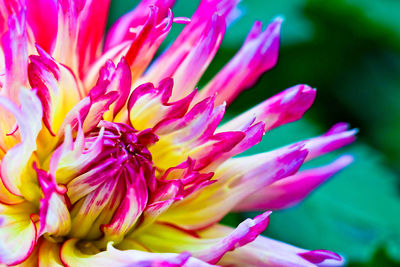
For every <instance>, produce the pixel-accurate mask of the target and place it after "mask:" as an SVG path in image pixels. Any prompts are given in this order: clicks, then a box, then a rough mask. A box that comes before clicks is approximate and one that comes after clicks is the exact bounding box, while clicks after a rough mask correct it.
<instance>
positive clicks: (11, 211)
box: [0, 202, 37, 265]
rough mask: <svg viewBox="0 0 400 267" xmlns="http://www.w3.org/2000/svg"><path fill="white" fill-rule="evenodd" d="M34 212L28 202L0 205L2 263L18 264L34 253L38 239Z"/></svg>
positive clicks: (0, 253)
mask: <svg viewBox="0 0 400 267" xmlns="http://www.w3.org/2000/svg"><path fill="white" fill-rule="evenodd" d="M34 211H35V208H34V207H33V206H32V205H31V204H30V203H28V202H24V203H21V204H16V205H3V204H0V263H3V264H7V265H14V264H18V263H20V262H23V261H24V260H25V259H26V258H28V257H29V255H30V254H31V253H32V251H33V249H34V246H35V244H36V238H37V232H36V226H35V221H34V220H33V219H34V217H35V216H34V215H32V216H31V214H33V212H34Z"/></svg>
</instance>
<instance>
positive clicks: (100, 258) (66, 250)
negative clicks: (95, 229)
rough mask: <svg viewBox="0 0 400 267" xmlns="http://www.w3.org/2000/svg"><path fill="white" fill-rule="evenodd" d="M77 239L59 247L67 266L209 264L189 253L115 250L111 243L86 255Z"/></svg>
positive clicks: (187, 266)
mask: <svg viewBox="0 0 400 267" xmlns="http://www.w3.org/2000/svg"><path fill="white" fill-rule="evenodd" d="M77 241H78V240H77V239H70V240H68V241H67V242H65V243H64V244H63V246H62V248H61V253H60V255H61V260H62V262H63V263H64V264H65V265H67V266H77V267H80V266H99V267H103V266H104V267H107V266H115V267H124V266H167V267H179V266H182V267H185V266H186V267H197V266H198V267H203V266H204V267H206V266H210V265H209V264H207V263H205V262H202V261H200V260H197V259H196V258H192V257H190V254H189V253H181V254H174V253H149V252H143V251H139V250H117V249H115V248H114V247H113V246H112V245H109V246H108V247H107V250H106V251H103V252H100V253H97V254H94V255H88V254H84V253H82V252H81V251H79V249H78V248H77V247H76V244H77Z"/></svg>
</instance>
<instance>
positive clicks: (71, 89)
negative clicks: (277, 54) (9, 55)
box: [28, 46, 83, 135]
mask: <svg viewBox="0 0 400 267" xmlns="http://www.w3.org/2000/svg"><path fill="white" fill-rule="evenodd" d="M36 47H37V50H38V53H39V56H35V55H33V56H30V60H31V63H30V64H29V67H28V75H29V83H30V85H31V87H32V88H36V89H37V94H38V97H39V99H40V100H41V102H42V105H43V113H44V116H43V122H44V124H45V126H46V127H47V129H48V130H49V131H50V133H51V134H52V135H56V134H57V133H58V130H59V128H60V126H61V123H62V121H63V119H64V118H65V116H66V115H67V113H68V112H69V111H70V110H71V109H72V108H73V107H74V106H75V105H76V104H77V103H78V102H79V101H80V100H81V98H82V97H83V95H82V91H81V89H80V87H79V85H78V81H77V80H76V78H75V76H74V74H73V73H72V72H71V70H70V69H68V68H67V67H65V66H63V65H61V64H58V63H57V62H56V61H55V60H54V59H53V58H52V57H51V56H50V55H49V54H47V53H46V52H45V51H44V50H43V49H42V48H40V47H39V46H36Z"/></svg>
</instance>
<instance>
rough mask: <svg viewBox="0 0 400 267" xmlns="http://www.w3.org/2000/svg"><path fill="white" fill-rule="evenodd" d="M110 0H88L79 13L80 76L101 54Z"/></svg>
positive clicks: (78, 52)
mask: <svg viewBox="0 0 400 267" xmlns="http://www.w3.org/2000/svg"><path fill="white" fill-rule="evenodd" d="M110 1H111V0H86V1H85V6H84V7H83V8H82V11H81V12H80V14H79V32H78V37H77V38H78V40H77V47H78V49H77V50H78V51H77V54H78V55H77V56H78V58H79V76H80V77H83V75H84V74H85V72H86V70H87V68H88V66H89V65H91V63H92V62H93V61H94V60H95V59H96V58H97V57H98V56H99V55H100V54H101V46H102V40H103V36H104V32H105V29H106V23H107V17H108V9H109V6H110Z"/></svg>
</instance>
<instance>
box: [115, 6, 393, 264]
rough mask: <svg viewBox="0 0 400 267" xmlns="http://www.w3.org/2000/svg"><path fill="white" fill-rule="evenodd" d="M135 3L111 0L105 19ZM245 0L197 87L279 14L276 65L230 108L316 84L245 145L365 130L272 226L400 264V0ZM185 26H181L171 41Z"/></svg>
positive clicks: (296, 240) (276, 234) (351, 257)
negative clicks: (304, 107)
mask: <svg viewBox="0 0 400 267" xmlns="http://www.w3.org/2000/svg"><path fill="white" fill-rule="evenodd" d="M137 2H138V1H137V0H136V1H126V0H113V1H112V5H111V12H110V16H109V23H108V25H111V23H112V22H114V21H115V20H116V19H117V18H118V17H119V16H121V15H122V14H124V13H126V12H127V11H129V10H130V9H132V8H133V7H134V6H135V5H136V4H137ZM198 3H199V0H177V4H176V6H175V8H174V10H173V11H174V15H175V16H187V17H190V16H191V14H192V13H193V11H194V10H195V8H196V6H197V4H198ZM239 7H240V10H241V13H242V14H241V16H240V17H239V18H238V19H237V20H236V21H235V22H234V23H233V25H231V26H230V28H229V29H228V31H227V34H226V36H225V39H224V42H223V43H222V46H221V48H220V50H219V52H218V54H217V56H216V58H215V59H214V61H213V62H212V64H211V66H210V68H209V70H208V71H207V72H206V74H205V75H204V78H203V79H202V81H201V82H200V86H201V84H204V82H205V81H207V80H209V79H210V78H211V77H212V76H213V75H214V74H215V73H216V72H217V71H218V70H219V69H220V68H221V67H222V66H223V65H224V64H225V63H226V62H227V61H228V60H229V58H231V57H232V56H233V55H234V53H235V52H236V51H237V50H238V48H239V47H240V45H241V44H242V42H243V40H244V38H245V36H246V34H247V32H248V31H249V30H250V28H251V26H252V24H253V22H254V21H255V20H261V21H263V22H265V23H268V22H269V21H270V20H272V19H273V18H274V17H276V16H278V15H280V16H283V17H284V18H285V22H284V24H283V28H282V38H281V49H280V58H279V61H278V64H277V66H276V67H275V68H274V69H273V70H271V71H269V72H268V73H266V74H265V75H264V76H263V77H262V78H261V79H260V80H259V82H258V83H257V85H256V86H255V87H254V88H253V89H251V90H248V91H245V92H244V93H242V94H241V95H240V97H239V98H238V99H237V100H236V101H235V102H234V103H233V104H232V105H231V106H230V107H229V108H228V110H227V116H228V117H229V116H234V115H236V114H239V113H241V112H243V111H245V110H247V109H249V108H250V107H252V106H254V105H255V104H257V103H258V102H261V101H262V100H264V99H266V98H268V97H270V96H272V95H274V94H275V93H277V92H279V91H281V90H283V89H285V88H288V87H290V86H292V85H295V84H298V83H307V84H309V85H311V86H312V87H315V88H317V90H318V94H317V99H316V101H315V104H314V105H313V107H312V108H311V109H310V110H309V111H308V112H307V114H306V115H305V117H304V118H303V119H302V120H300V121H298V122H295V123H291V124H289V125H285V126H283V127H280V128H278V129H275V130H273V131H271V132H269V133H267V134H266V135H265V137H264V140H263V141H262V142H261V143H260V144H259V145H258V146H257V147H255V148H253V149H252V150H251V151H249V152H247V153H255V152H258V151H265V150H268V149H272V148H276V147H279V146H281V145H285V144H287V143H290V142H294V141H297V140H300V139H304V138H308V137H312V136H315V135H318V134H321V133H323V132H324V131H325V130H327V129H328V128H329V127H330V126H331V125H332V124H334V123H336V122H339V121H346V122H349V123H350V124H351V125H352V127H355V128H358V129H359V130H360V131H359V135H358V141H357V142H356V143H355V144H354V145H352V146H349V147H347V148H344V149H341V150H340V151H337V152H335V153H331V154H330V155H327V156H325V157H323V158H322V159H320V160H319V159H318V161H317V162H313V163H312V164H313V165H320V164H323V163H328V162H330V161H332V160H333V159H334V158H336V157H337V156H338V155H340V154H342V153H349V154H353V155H354V156H355V157H356V161H355V163H354V164H353V165H351V166H350V167H348V168H347V169H345V170H344V171H343V172H341V173H340V174H338V175H336V176H335V177H334V178H333V179H332V180H330V181H328V182H327V183H325V184H324V185H323V186H322V187H321V188H320V189H319V190H317V191H315V192H314V193H313V194H311V195H310V196H309V197H308V198H307V199H306V200H305V201H304V202H303V203H302V204H300V205H297V206H295V207H293V208H290V209H287V210H283V211H279V212H274V213H273V215H272V216H271V221H270V225H269V226H268V229H267V231H266V232H265V234H266V235H267V236H270V237H273V238H276V239H279V240H282V241H285V242H289V243H291V244H294V245H297V246H301V247H304V248H308V249H328V250H333V251H336V252H339V253H341V254H343V255H345V257H346V258H347V262H348V265H349V266H400V194H399V192H400V177H399V174H400V164H399V163H400V1H398V0H325V1H320V0H280V1H272V0H242V2H241V4H240V6H239ZM181 29H182V26H180V25H174V27H173V31H172V33H171V34H170V37H169V38H167V40H166V41H165V42H164V45H163V47H164V48H165V47H167V45H168V44H169V43H170V42H171V40H173V38H174V37H175V36H176V35H177V34H178V33H179V31H180V30H181ZM308 166H311V165H308ZM254 215H255V214H251V213H242V214H230V215H228V216H227V217H226V218H225V219H224V223H226V224H229V225H233V226H236V225H237V224H239V223H240V222H241V221H243V220H244V219H245V218H247V217H249V216H254Z"/></svg>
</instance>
